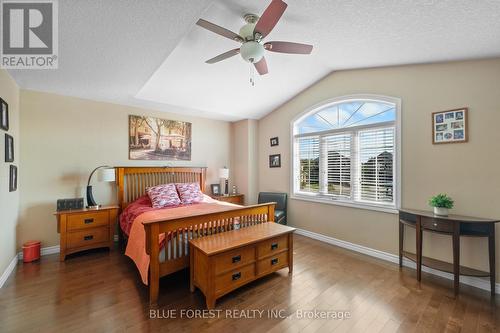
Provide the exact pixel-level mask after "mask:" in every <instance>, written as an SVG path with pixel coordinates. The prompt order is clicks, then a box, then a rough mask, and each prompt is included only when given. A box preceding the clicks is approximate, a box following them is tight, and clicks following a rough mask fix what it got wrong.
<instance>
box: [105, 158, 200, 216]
mask: <svg viewBox="0 0 500 333" xmlns="http://www.w3.org/2000/svg"><path fill="white" fill-rule="evenodd" d="M115 171H116V184H117V186H118V204H119V205H120V208H121V209H124V208H125V207H127V205H128V204H129V203H131V202H133V201H134V200H136V199H137V198H139V197H140V196H142V195H144V194H145V193H146V188H147V187H150V186H155V185H159V184H167V183H195V182H196V183H199V184H200V189H201V191H202V192H205V178H206V171H207V168H192V167H116V168H115Z"/></svg>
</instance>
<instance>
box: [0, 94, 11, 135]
mask: <svg viewBox="0 0 500 333" xmlns="http://www.w3.org/2000/svg"><path fill="white" fill-rule="evenodd" d="M0 128H1V129H3V130H5V131H8V130H9V105H8V104H7V102H6V101H4V100H3V99H1V98H0Z"/></svg>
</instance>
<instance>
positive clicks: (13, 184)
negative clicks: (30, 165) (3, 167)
mask: <svg viewBox="0 0 500 333" xmlns="http://www.w3.org/2000/svg"><path fill="white" fill-rule="evenodd" d="M16 190H17V167H16V166H15V165H11V166H10V175H9V192H14V191H16Z"/></svg>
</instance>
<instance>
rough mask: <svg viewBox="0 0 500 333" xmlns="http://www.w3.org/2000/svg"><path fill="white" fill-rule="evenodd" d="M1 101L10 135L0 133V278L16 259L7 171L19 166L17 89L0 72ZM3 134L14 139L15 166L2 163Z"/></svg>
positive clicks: (14, 203)
mask: <svg viewBox="0 0 500 333" xmlns="http://www.w3.org/2000/svg"><path fill="white" fill-rule="evenodd" d="M0 97H1V98H2V99H3V100H5V101H6V102H7V103H8V104H9V131H8V132H5V131H3V130H0V135H1V136H0V156H2V159H1V160H0V275H2V273H3V272H4V271H5V269H6V268H7V266H8V265H9V263H10V262H11V261H12V259H13V258H14V257H15V255H16V228H17V223H18V215H19V190H17V191H15V192H9V172H10V171H9V169H10V165H11V164H14V165H16V166H17V167H18V175H19V173H20V163H19V145H20V140H19V88H18V87H17V84H16V83H15V81H14V80H13V79H12V78H11V77H10V75H9V74H8V73H7V72H6V71H5V70H3V69H0ZM4 133H8V134H10V135H11V136H12V137H14V162H13V163H5V162H4V160H5V159H4V151H5V139H4Z"/></svg>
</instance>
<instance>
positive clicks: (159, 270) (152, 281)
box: [144, 203, 276, 304]
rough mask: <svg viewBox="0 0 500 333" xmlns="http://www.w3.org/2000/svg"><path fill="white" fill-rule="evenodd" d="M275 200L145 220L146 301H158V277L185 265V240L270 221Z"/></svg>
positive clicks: (187, 256) (187, 241) (187, 253)
mask: <svg viewBox="0 0 500 333" xmlns="http://www.w3.org/2000/svg"><path fill="white" fill-rule="evenodd" d="M275 205H276V203H266V204H260V205H254V206H246V207H241V208H238V209H234V210H230V211H224V212H217V213H210V214H205V215H199V216H190V217H184V218H180V219H175V220H169V221H159V222H146V223H144V228H145V231H146V253H147V254H148V255H149V257H150V264H149V302H150V303H151V304H155V303H157V301H158V292H159V285H160V278H161V277H162V276H166V275H168V274H171V273H174V272H176V271H179V270H181V269H184V268H186V267H189V244H188V243H189V240H190V239H194V238H200V237H205V236H208V235H213V234H217V233H221V232H226V231H231V230H233V229H234V224H235V222H236V221H238V222H239V225H240V227H241V228H245V227H247V226H251V225H255V224H259V223H266V222H274V208H275ZM161 234H164V235H165V243H164V246H165V260H164V261H163V262H160V244H159V238H160V235H161Z"/></svg>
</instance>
